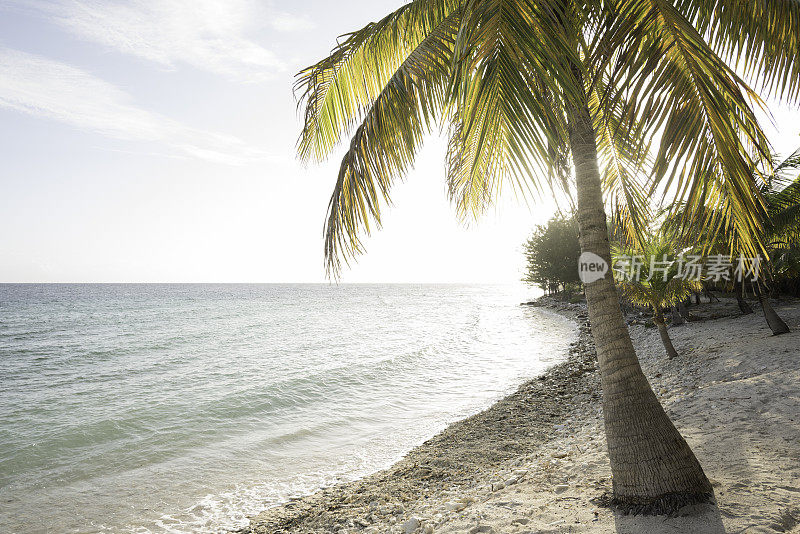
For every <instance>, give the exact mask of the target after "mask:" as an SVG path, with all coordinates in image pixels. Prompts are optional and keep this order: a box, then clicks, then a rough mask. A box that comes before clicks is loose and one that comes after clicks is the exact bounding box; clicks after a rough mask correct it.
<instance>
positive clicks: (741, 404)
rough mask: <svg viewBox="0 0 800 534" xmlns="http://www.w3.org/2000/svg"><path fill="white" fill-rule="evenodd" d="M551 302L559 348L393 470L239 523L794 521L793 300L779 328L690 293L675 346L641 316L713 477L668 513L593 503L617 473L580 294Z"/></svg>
mask: <svg viewBox="0 0 800 534" xmlns="http://www.w3.org/2000/svg"><path fill="white" fill-rule="evenodd" d="M544 304H546V305H547V306H548V307H551V308H555V309H557V310H558V311H559V312H560V313H562V314H565V315H567V316H569V317H571V318H573V319H574V320H575V321H576V325H577V328H579V330H580V337H579V340H578V341H577V342H576V343H574V344H573V346H572V347H571V349H570V354H569V357H568V358H567V359H566V361H564V362H563V363H561V364H559V365H557V366H554V367H553V368H551V369H550V370H549V371H548V372H547V373H546V374H544V375H543V376H541V377H539V378H538V379H535V380H532V381H530V382H528V383H526V384H524V385H522V386H521V387H520V388H519V389H518V390H517V391H516V392H515V393H513V394H512V395H509V396H508V397H506V398H504V399H503V400H501V401H499V402H497V403H496V404H495V405H493V406H492V407H491V408H489V409H487V410H486V411H484V412H481V413H479V414H477V415H474V416H472V417H470V418H468V419H465V420H463V421H460V422H457V423H454V424H452V425H451V426H449V427H448V428H447V429H445V430H444V431H443V432H441V433H440V434H438V435H437V436H435V437H433V438H432V439H430V440H429V441H427V442H425V443H424V444H423V445H421V446H419V447H417V448H416V449H414V450H412V451H410V452H409V453H408V454H407V455H406V456H405V457H404V458H403V459H402V460H401V461H399V462H398V463H397V464H395V465H393V466H392V467H390V468H389V469H386V470H384V471H381V472H378V473H375V474H373V475H371V476H369V477H366V478H364V479H361V480H358V481H355V482H351V483H347V484H342V485H338V486H333V487H330V488H326V489H324V490H321V491H319V492H317V493H315V494H313V495H310V496H308V497H305V498H302V499H298V500H295V501H292V502H290V503H288V504H286V505H284V506H281V507H276V508H272V509H269V510H266V511H264V512H263V513H261V514H259V515H258V516H256V517H253V518H252V519H251V525H250V527H249V528H247V529H245V530H243V531H242V532H248V533H252V534H266V533H278V532H297V533H312V532H313V533H323V532H324V533H339V534H345V533H354V532H373V533H384V532H386V533H395V532H397V533H414V532H423V533H431V532H436V533H439V532H441V533H470V534H476V533H481V532H495V533H506V532H508V533H517V532H519V533H531V534H533V533H562V532H563V533H566V532H576V533H577V532H587V533H600V532H618V533H646V534H650V533H662V532H663V533H675V532H686V533H709V534H715V533H723V532H727V533H738V532H748V533H750V532H763V533H773V532H800V527H799V526H798V524H799V523H800V354H798V345H800V301H783V302H781V303H779V304H778V305H777V306H776V309H777V311H778V312H779V313H780V314H781V315H782V316H783V317H784V319H785V320H786V322H787V323H788V324H789V326H790V327H791V328H792V329H793V332H792V333H790V334H787V335H783V336H778V337H773V336H771V335H770V332H769V329H768V328H767V327H766V324H765V322H764V319H763V317H762V316H761V313H760V312H759V311H756V313H754V314H753V315H747V316H741V315H740V313H739V311H738V309H737V308H736V303H735V301H734V300H732V299H725V298H723V299H722V301H721V302H720V303H714V304H702V305H700V306H693V307H692V308H690V313H691V314H692V315H693V316H694V319H695V320H694V321H692V322H689V323H687V324H685V325H683V326H678V327H673V328H671V329H670V335H671V336H672V338H673V341H674V344H675V346H676V348H677V349H678V352H679V353H680V357H679V358H677V359H674V360H668V359H667V358H666V356H665V354H664V349H663V346H662V345H661V342H660V340H659V337H658V332H657V330H656V329H655V328H648V327H647V326H645V325H643V324H637V323H641V322H643V321H633V323H634V324H632V325H631V327H630V330H631V335H632V337H633V340H634V344H635V345H636V348H637V351H638V353H639V357H640V360H641V362H642V366H643V369H644V371H645V374H646V375H647V377H648V378H649V380H650V381H651V384H652V385H653V388H654V390H655V391H656V393H657V395H658V396H659V397H660V398H661V401H662V403H663V404H664V406H665V408H666V410H667V412H668V413H669V414H670V416H671V417H672V418H673V421H674V422H675V424H676V426H677V427H678V428H679V429H680V431H681V432H682V433H683V435H684V436H685V437H686V439H687V440H688V441H689V443H690V445H691V446H692V448H693V450H694V451H695V453H696V454H697V456H698V458H699V459H700V462H701V463H702V465H703V468H704V469H705V472H706V474H707V475H708V477H709V478H710V479H711V481H712V484H713V486H714V491H715V502H714V503H711V504H705V505H695V506H689V507H685V508H683V509H681V510H679V511H678V512H677V513H676V514H674V515H673V516H670V517H667V516H640V515H621V514H619V513H614V512H612V511H611V510H609V509H607V508H604V507H602V506H600V505H598V504H597V502H598V501H597V499H598V498H600V497H601V496H602V495H603V494H604V493H606V492H608V491H610V489H611V484H610V469H609V466H608V460H607V457H606V453H605V438H604V434H603V429H602V416H601V413H600V402H599V399H600V392H599V380H598V376H597V372H596V363H595V354H594V346H593V342H592V340H591V336H590V335H589V332H588V325H587V324H586V313H585V308H584V307H583V306H582V305H579V304H561V303H555V302H553V301H545V302H544Z"/></svg>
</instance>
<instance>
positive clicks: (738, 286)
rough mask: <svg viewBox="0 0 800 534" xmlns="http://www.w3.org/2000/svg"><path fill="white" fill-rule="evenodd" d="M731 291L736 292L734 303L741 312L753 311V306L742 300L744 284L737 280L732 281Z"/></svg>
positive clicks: (745, 313) (747, 313) (749, 312)
mask: <svg viewBox="0 0 800 534" xmlns="http://www.w3.org/2000/svg"><path fill="white" fill-rule="evenodd" d="M733 292H734V293H735V294H736V304H738V305H739V310H740V311H741V312H742V314H743V315H749V314H751V313H753V308H751V307H750V304H748V303H747V301H746V300H744V284H743V283H742V282H741V281H739V280H737V281H736V282H735V283H734V288H733Z"/></svg>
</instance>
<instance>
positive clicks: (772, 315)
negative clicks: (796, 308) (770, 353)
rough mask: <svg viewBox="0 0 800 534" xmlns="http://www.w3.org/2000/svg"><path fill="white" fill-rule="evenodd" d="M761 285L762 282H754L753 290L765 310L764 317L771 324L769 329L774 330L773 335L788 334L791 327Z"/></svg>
mask: <svg viewBox="0 0 800 534" xmlns="http://www.w3.org/2000/svg"><path fill="white" fill-rule="evenodd" d="M760 286H761V282H758V281H756V282H753V292H755V294H756V297H757V298H758V302H760V303H761V309H762V310H764V319H766V320H767V325H769V329H770V330H772V335H773V336H779V335H781V334H788V333H789V327H788V326H787V325H786V323H785V322H784V321H783V319H781V318H780V316H779V315H778V314H777V312H776V311H775V309H774V308H773V307H772V304H770V302H769V297H768V296H767V295H765V294H764V293H763V292H762V291H761V287H760Z"/></svg>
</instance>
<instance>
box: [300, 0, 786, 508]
mask: <svg viewBox="0 0 800 534" xmlns="http://www.w3.org/2000/svg"><path fill="white" fill-rule="evenodd" d="M799 29H800V8H798V3H797V2H795V1H794V0H777V1H776V2H775V3H774V4H773V3H770V4H768V5H767V4H766V3H763V2H722V0H694V1H693V0H590V1H588V2H577V1H576V0H414V1H412V2H410V3H408V4H405V5H403V6H401V7H400V8H398V9H397V10H396V11H393V12H392V13H389V14H388V15H387V16H386V17H384V18H383V19H381V20H380V21H378V22H375V23H371V24H368V25H367V26H365V27H364V28H362V29H360V30H357V31H355V32H353V33H351V34H348V35H346V36H345V37H344V38H343V39H342V40H341V41H340V42H339V44H337V46H336V47H335V48H334V49H333V51H332V52H331V54H330V55H329V56H328V57H326V58H324V59H322V60H321V61H319V62H318V63H316V64H314V65H312V66H310V67H308V68H306V69H304V70H303V71H301V72H300V74H299V75H298V80H297V85H296V89H297V90H298V92H299V94H300V105H302V106H304V107H305V124H304V127H303V130H302V133H301V136H300V140H299V146H298V152H299V156H300V158H301V159H302V160H305V161H309V160H323V159H325V158H327V157H328V156H329V155H330V153H331V151H332V150H333V149H334V147H335V146H336V145H337V143H338V142H339V140H340V139H341V138H342V137H343V136H345V135H351V141H350V145H349V148H347V150H346V152H345V154H344V157H343V159H342V163H341V166H340V169H339V174H338V177H337V180H336V184H335V186H334V189H333V194H332V196H331V200H330V204H329V208H328V215H327V222H326V227H325V255H326V258H327V268H328V273H329V275H330V276H333V277H337V276H338V275H339V273H340V270H341V268H342V267H343V263H344V264H346V263H348V262H349V261H350V260H351V259H352V258H353V257H354V256H355V255H357V254H359V253H361V252H363V249H364V247H363V242H362V241H361V232H362V231H364V232H366V233H369V231H370V226H371V224H372V223H374V224H375V225H377V226H380V223H381V204H384V203H388V202H389V201H390V194H391V188H392V185H393V183H394V181H395V180H396V179H398V178H401V177H403V176H404V175H405V174H406V172H407V171H408V169H409V168H410V166H411V165H412V163H413V161H414V158H415V155H416V153H417V150H418V149H419V147H420V145H421V143H422V141H423V139H424V137H425V136H426V135H427V134H428V133H429V132H431V131H432V130H434V129H435V128H436V127H437V125H438V126H439V127H442V128H444V129H446V130H447V131H448V134H449V138H450V142H449V145H448V154H447V184H448V191H449V195H450V197H451V199H452V200H453V202H454V204H455V205H456V207H457V210H458V212H459V214H461V215H462V216H469V215H473V214H479V213H480V212H481V211H482V210H483V209H484V208H485V207H486V206H487V205H489V204H490V203H491V202H492V201H493V199H494V198H495V197H496V195H497V194H498V193H499V192H500V189H501V185H503V184H510V186H511V187H513V188H514V189H515V190H517V191H518V192H521V193H523V194H527V192H530V191H538V192H544V191H547V190H548V189H553V190H556V189H559V188H565V189H570V188H571V187H573V186H574V190H575V191H576V193H577V195H576V196H577V216H578V223H579V228H580V244H581V250H582V251H583V252H584V253H588V252H591V253H593V254H596V255H597V256H599V257H600V258H602V260H603V261H605V262H606V263H607V264H609V265H610V262H611V252H610V248H609V239H608V230H607V225H606V210H605V204H604V192H605V194H606V198H607V199H608V200H609V201H610V203H611V205H612V210H614V212H615V213H619V214H622V216H624V217H627V219H628V220H629V221H630V223H631V225H630V227H632V228H633V229H634V231H637V230H636V229H637V228H639V227H640V223H639V221H640V220H641V218H640V217H639V216H640V213H639V212H638V210H637V203H636V201H637V199H638V198H641V196H642V189H641V188H640V187H638V186H637V183H639V182H637V180H636V179H635V178H636V176H635V170H636V169H637V168H638V167H639V165H640V164H641V163H642V161H643V160H644V159H645V157H646V155H647V154H649V152H650V151H649V147H650V144H651V143H653V142H654V140H656V139H657V140H659V143H660V144H659V146H658V150H656V151H655V156H654V160H653V165H652V170H653V179H654V182H653V183H654V184H661V185H663V186H665V190H669V191H672V190H677V191H678V193H679V194H680V195H681V198H683V199H685V200H686V201H687V202H688V203H689V205H690V206H695V205H700V204H703V203H707V201H708V199H709V198H710V197H711V196H713V195H714V194H715V192H717V193H716V198H717V200H718V201H719V202H725V203H729V204H730V205H732V206H733V208H734V209H732V210H731V214H732V216H733V222H734V224H735V225H736V228H737V230H738V231H739V234H740V235H741V236H742V240H743V242H744V243H747V244H748V245H749V246H750V247H751V248H752V249H753V250H756V249H758V246H759V243H758V240H757V230H758V228H759V225H760V213H761V212H762V211H763V206H762V204H761V200H760V198H759V195H758V190H757V188H756V184H755V183H754V181H753V178H752V176H751V174H750V168H752V167H754V165H755V163H756V161H757V160H758V159H760V158H763V157H766V154H767V153H768V143H767V141H766V139H765V137H764V134H763V132H762V131H761V129H760V128H759V126H758V123H757V120H756V118H755V115H754V112H753V110H752V109H751V102H760V100H759V99H758V96H757V95H756V94H755V93H754V92H753V91H752V90H751V89H750V88H749V87H748V86H747V85H746V84H745V83H744V82H743V81H742V80H741V79H740V78H739V77H738V76H737V75H736V74H735V73H734V72H733V71H732V69H731V68H730V67H728V65H727V64H726V63H725V61H724V60H723V58H726V59H737V58H738V57H739V56H740V55H741V56H742V61H741V62H740V63H739V64H740V66H743V67H744V69H745V70H746V71H748V72H751V73H754V74H755V75H756V77H757V78H758V79H759V81H760V82H761V83H762V84H763V85H764V86H765V87H767V88H771V90H772V91H773V93H775V94H779V95H782V96H787V97H789V98H797V96H798V92H799V91H800V76H798V72H800V59H798V57H799V56H798V54H797V50H798V40H799V39H800V31H798V30H799ZM743 49H744V50H746V51H747V54H742V51H743ZM748 149H752V150H753V151H754V152H749V151H748ZM751 154H752V155H751ZM568 171H569V172H568ZM601 171H602V172H601ZM573 176H574V182H573ZM709 177H710V178H709ZM669 185H673V186H674V187H669ZM710 186H716V189H714V188H712V187H710ZM719 191H724V192H725V193H726V194H725V195H721V194H718V192H719ZM586 297H587V301H588V306H589V317H590V320H591V324H592V332H593V335H594V338H595V342H596V345H597V353H598V362H599V367H600V375H601V384H602V388H603V411H604V418H605V427H606V436H607V442H608V452H609V458H610V461H611V468H612V472H613V492H614V496H615V499H616V501H617V502H619V503H624V504H629V505H643V506H644V505H650V504H653V503H662V504H664V503H667V504H668V505H670V506H674V505H677V504H680V503H684V502H690V501H697V500H703V499H706V498H708V495H710V493H711V485H710V484H709V482H708V479H707V478H706V476H705V474H704V473H703V470H702V468H701V467H700V464H699V462H698V461H697V459H696V458H695V456H694V454H693V453H692V451H691V449H690V448H689V446H688V445H687V444H686V442H685V440H684V439H683V438H682V437H681V435H680V433H679V432H678V431H677V430H676V429H675V427H674V425H673V424H672V422H671V421H670V419H669V417H668V416H667V415H666V413H665V412H664V410H663V408H662V407H661V405H660V403H659V402H658V399H657V398H656V396H655V394H654V393H653V391H652V389H651V388H650V385H649V383H648V382H647V379H646V378H645V376H644V374H643V372H642V370H641V367H640V365H639V362H638V359H637V357H636V352H635V350H634V347H633V343H632V342H631V339H630V336H629V334H628V330H627V327H626V325H625V322H624V320H623V316H622V313H621V311H620V307H619V299H618V296H617V290H616V287H615V285H614V281H613V277H612V276H611V275H610V274H608V273H607V274H606V276H605V277H604V278H602V279H600V280H597V281H595V282H593V283H590V284H588V285H587V286H586Z"/></svg>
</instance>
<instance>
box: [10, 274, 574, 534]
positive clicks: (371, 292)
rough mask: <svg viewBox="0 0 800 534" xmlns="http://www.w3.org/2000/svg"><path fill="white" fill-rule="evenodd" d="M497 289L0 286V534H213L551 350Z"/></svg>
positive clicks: (442, 419)
mask: <svg viewBox="0 0 800 534" xmlns="http://www.w3.org/2000/svg"><path fill="white" fill-rule="evenodd" d="M534 295H535V292H534V291H531V290H527V289H525V288H524V287H522V286H512V285H509V286H501V285H381V284H375V285H349V284H342V285H327V284H319V285H276V284H233V285H228V284H224V285H214V284H198V285H192V284H153V285H150V284H146V285H139V284H63V285H62V284H41V285H39V284H31V285H28V284H24V285H17V284H3V285H0V532H3V533H20V534H27V533H41V532H59V533H60V532H75V533H89V532H142V533H145V532H147V533H149V532H155V533H167V532H169V533H181V532H225V531H226V530H229V529H235V528H237V527H241V526H244V525H246V524H247V520H246V516H247V515H248V514H253V513H256V512H258V511H260V510H262V509H264V508H266V507H268V506H272V505H275V504H278V503H281V502H284V501H286V500H287V499H289V498H291V497H294V496H299V495H303V494H306V493H308V492H312V491H314V490H316V489H319V488H321V487H324V486H327V485H330V484H334V483H336V482H339V481H346V480H351V479H354V478H357V477H360V476H364V475H366V474H369V473H371V472H374V471H376V470H378V469H381V468H383V467H386V466H388V465H390V464H391V463H392V462H394V461H396V460H397V459H399V458H400V457H401V456H402V455H403V454H404V453H406V452H407V451H408V450H409V449H411V448H412V447H414V446H416V445H418V444H420V443H422V442H423V441H425V440H426V439H428V438H430V437H431V436H433V435H434V434H435V433H436V432H438V431H440V430H441V429H443V428H444V427H445V426H446V425H447V424H448V423H451V422H453V421H456V420H458V419H461V418H464V417H466V416H468V415H471V414H473V413H476V412H478V411H480V410H482V409H484V408H486V407H488V406H489V405H491V403H492V402H493V401H495V400H497V399H499V398H500V397H502V396H503V395H505V394H508V393H510V392H512V391H513V390H514V389H515V388H516V387H517V386H519V385H520V384H521V383H522V382H524V381H525V380H526V379H529V378H532V377H534V376H536V375H537V374H539V373H541V372H542V370H543V369H545V368H546V367H547V366H550V365H552V364H554V363H556V362H557V361H558V360H559V359H561V358H563V357H564V356H565V354H566V349H567V347H568V345H569V343H570V342H571V341H573V340H574V338H575V333H574V327H573V325H572V324H571V323H570V322H569V321H567V320H566V319H564V318H562V317H560V316H558V315H555V314H553V313H551V312H549V311H546V310H541V309H538V308H533V307H526V306H519V303H520V302H521V301H523V300H528V299H530V298H532V297H533V296H534Z"/></svg>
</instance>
